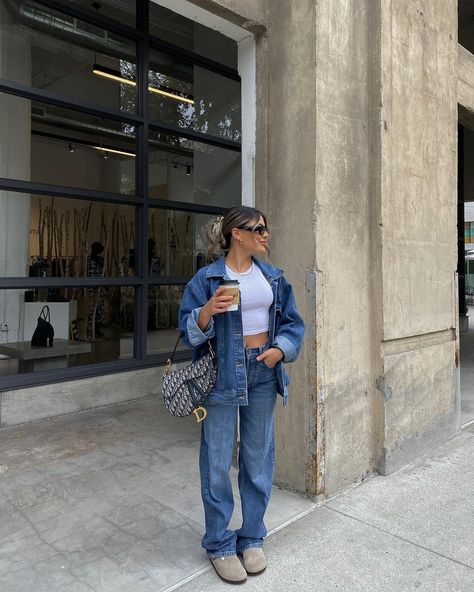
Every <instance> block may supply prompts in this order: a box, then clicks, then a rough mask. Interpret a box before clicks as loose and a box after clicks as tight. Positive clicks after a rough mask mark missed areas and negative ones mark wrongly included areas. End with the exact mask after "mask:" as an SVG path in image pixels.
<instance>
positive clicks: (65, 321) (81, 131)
mask: <svg viewBox="0 0 474 592" xmlns="http://www.w3.org/2000/svg"><path fill="white" fill-rule="evenodd" d="M48 4H49V3H48V2H44V3H43V2H42V1H41V0H26V1H25V2H17V3H16V4H15V3H14V2H10V1H9V0H8V1H7V0H0V52H1V53H2V60H1V64H0V123H1V128H2V135H1V137H0V323H1V329H2V330H1V331H0V388H1V387H2V386H3V387H4V388H16V387H20V386H22V385H24V384H33V383H35V382H34V381H35V380H36V381H37V382H38V383H39V382H48V381H49V380H55V376H59V375H60V376H61V380H62V379H63V378H64V377H66V378H67V376H68V375H69V376H74V377H80V376H83V375H84V376H85V375H88V376H89V375H91V373H96V372H97V373H105V372H108V371H115V370H123V369H131V368H139V367H143V366H144V365H149V364H150V363H158V364H159V363H164V362H165V361H166V359H167V357H168V355H169V352H170V349H171V348H172V347H173V346H174V343H175V342H176V338H177V335H178V311H179V305H180V301H181V297H182V292H183V289H184V286H185V285H186V283H187V281H188V280H189V279H190V278H191V277H192V275H193V274H194V273H195V272H196V270H197V269H199V268H200V267H201V266H203V265H205V264H206V263H207V262H208V258H207V254H206V250H205V240H204V236H203V229H204V227H205V225H206V223H207V222H208V220H209V218H210V217H211V216H214V215H216V214H222V213H225V211H226V210H227V209H228V208H230V207H232V206H234V205H237V204H239V203H241V113H240V81H239V80H240V79H239V76H238V74H237V72H236V69H235V68H236V63H237V45H236V43H235V42H234V41H232V40H229V39H227V38H225V37H223V36H222V35H220V34H219V33H217V32H216V31H213V30H210V29H207V28H206V27H203V26H202V25H197V24H196V23H193V21H191V20H189V19H186V18H184V17H182V16H180V15H177V14H175V13H173V12H171V11H170V10H168V9H165V8H162V7H160V6H158V5H157V4H156V3H155V2H150V4H149V18H148V19H146V18H145V16H146V15H145V12H146V11H145V12H143V11H139V14H138V15H137V13H136V5H135V2H133V1H131V0H130V1H129V0H124V1H123V2H120V3H118V2H101V3H97V4H93V3H89V2H86V1H82V0H68V1H67V2H64V3H63V4H62V8H61V10H57V9H52V8H50V7H49V6H48ZM144 15H145V16H144ZM137 18H138V21H139V22H136V19H137ZM135 27H136V28H135ZM139 98H140V100H139ZM45 307H48V308H49V320H50V323H51V325H52V327H53V329H54V339H53V344H52V347H48V345H51V344H49V343H46V344H38V343H32V338H33V334H34V332H35V329H36V326H37V324H38V317H41V313H42V311H43V315H46V311H47V310H48V309H46V308H45ZM33 341H35V340H34V339H33ZM189 355H190V352H189V351H188V350H187V349H186V347H185V346H184V344H181V345H180V347H179V355H178V358H179V356H181V358H180V359H184V358H185V357H186V356H189ZM58 372H59V373H60V374H58ZM68 373H69V374H68ZM25 377H27V378H25ZM56 379H57V378H56ZM25 381H26V382H25ZM32 381H33V382H32Z"/></svg>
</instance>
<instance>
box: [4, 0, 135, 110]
mask: <svg viewBox="0 0 474 592" xmlns="http://www.w3.org/2000/svg"><path fill="white" fill-rule="evenodd" d="M0 38H1V39H2V44H3V45H5V46H6V45H8V46H9V47H10V48H11V52H12V53H11V56H12V57H11V59H9V60H5V59H4V60H2V65H1V70H2V71H1V77H2V78H6V79H8V80H11V81H13V82H20V83H22V84H27V85H31V86H33V87H34V88H38V89H42V90H47V91H53V92H55V93H58V94H61V95H64V96H66V97H71V98H72V99H74V100H79V101H88V102H92V103H97V104H99V105H101V106H105V107H109V108H111V109H117V110H122V111H127V112H135V110H136V99H135V96H136V80H135V78H136V55H135V54H136V50H135V43H134V42H132V41H129V40H127V39H125V38H122V37H120V36H119V35H117V34H115V33H110V32H109V31H106V30H104V29H102V28H100V27H97V26H95V25H91V24H89V23H85V22H82V21H79V20H78V19H75V18H73V17H71V16H68V15H65V14H62V13H59V12H56V11H54V10H52V9H50V8H47V7H45V6H42V5H41V4H38V3H36V2H31V1H28V2H11V1H5V0H0ZM13 56H14V58H13Z"/></svg>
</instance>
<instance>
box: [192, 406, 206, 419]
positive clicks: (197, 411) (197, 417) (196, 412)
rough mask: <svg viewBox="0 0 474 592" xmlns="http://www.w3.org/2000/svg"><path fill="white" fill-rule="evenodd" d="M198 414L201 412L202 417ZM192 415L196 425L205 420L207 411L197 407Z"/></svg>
mask: <svg viewBox="0 0 474 592" xmlns="http://www.w3.org/2000/svg"><path fill="white" fill-rule="evenodd" d="M199 412H201V413H202V415H199ZM193 414H194V417H195V418H196V421H197V423H201V421H203V420H204V419H206V416H207V411H206V409H204V407H197V408H196V409H194V411H193Z"/></svg>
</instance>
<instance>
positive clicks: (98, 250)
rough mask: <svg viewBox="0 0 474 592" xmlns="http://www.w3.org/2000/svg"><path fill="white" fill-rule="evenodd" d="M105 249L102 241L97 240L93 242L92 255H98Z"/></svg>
mask: <svg viewBox="0 0 474 592" xmlns="http://www.w3.org/2000/svg"><path fill="white" fill-rule="evenodd" d="M103 250H104V245H103V244H102V243H99V242H98V241H95V242H93V243H92V245H91V252H92V255H98V254H99V253H102V251H103Z"/></svg>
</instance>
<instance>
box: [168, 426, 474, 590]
mask: <svg viewBox="0 0 474 592" xmlns="http://www.w3.org/2000/svg"><path fill="white" fill-rule="evenodd" d="M265 548H266V553H267V557H268V561H269V567H268V569H267V571H266V572H265V573H264V574H262V575H260V576H255V577H253V578H249V579H248V580H247V582H246V583H245V584H244V587H243V588H242V589H244V590H248V591H251V590H255V591H257V590H258V591H259V592H263V591H265V592H266V591H269V592H279V591H281V592H291V591H293V590H294V591H295V592H296V591H297V592H304V591H308V592H309V591H315V592H359V591H361V592H362V591H363V592H369V591H374V592H392V591H393V592H408V591H411V590H416V591H417V592H425V591H426V592H438V591H439V592H473V590H474V425H471V426H470V427H467V428H465V429H464V430H463V432H462V433H461V434H459V435H458V436H456V437H455V438H453V439H452V440H450V441H449V442H447V443H446V444H444V445H442V446H440V447H438V448H436V449H435V450H433V451H431V453H430V454H429V455H426V456H424V457H423V458H421V459H419V460H418V461H417V462H414V463H412V464H411V465H409V466H407V467H405V468H403V469H402V470H400V471H399V472H397V473H395V474H393V475H390V476H388V477H374V478H372V479H370V480H369V481H367V482H366V483H364V484H362V485H360V486H359V487H356V488H354V489H352V490H351V491H348V492H346V493H344V494H342V495H340V496H338V497H336V498H334V499H332V500H330V501H328V502H326V503H324V504H323V505H321V506H319V507H317V508H316V509H314V510H313V511H311V512H310V513H309V514H307V515H306V516H305V517H303V518H302V519H300V520H298V521H297V522H294V523H293V524H291V525H290V526H288V527H286V528H285V529H283V530H281V531H279V532H277V533H276V534H274V535H273V536H271V537H269V538H268V539H267V542H266V547H265ZM232 589H233V588H232V587H231V586H229V585H228V584H225V583H223V582H221V581H220V580H219V579H218V578H217V576H216V574H215V573H214V570H212V571H208V572H207V573H205V574H204V575H201V576H200V577H198V578H196V579H193V580H192V581H190V582H188V583H187V584H185V585H184V586H181V587H180V588H179V592H221V591H224V590H225V591H227V592H229V590H232Z"/></svg>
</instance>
